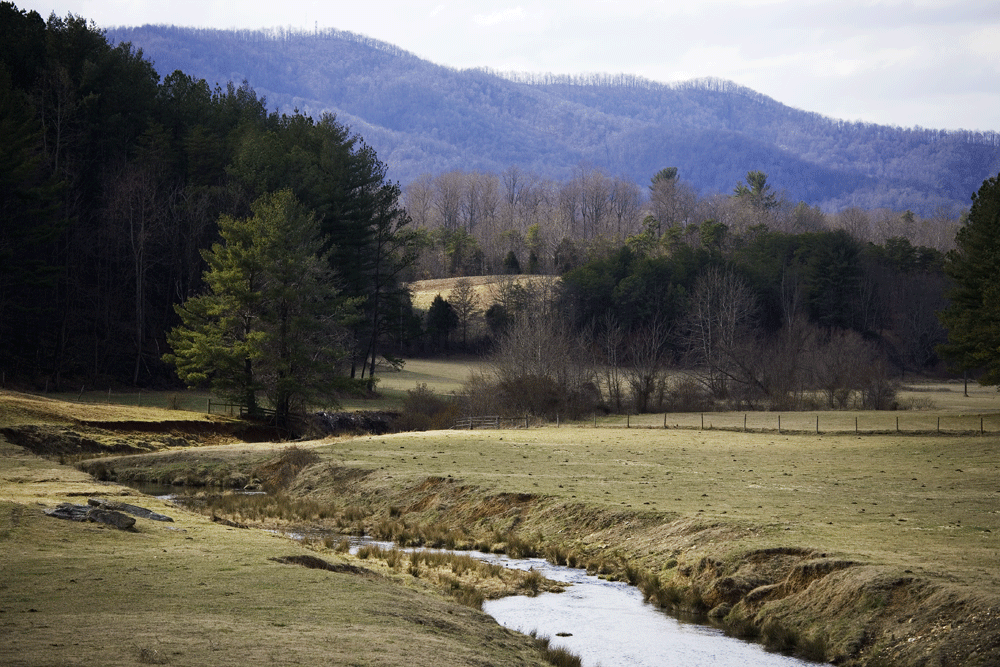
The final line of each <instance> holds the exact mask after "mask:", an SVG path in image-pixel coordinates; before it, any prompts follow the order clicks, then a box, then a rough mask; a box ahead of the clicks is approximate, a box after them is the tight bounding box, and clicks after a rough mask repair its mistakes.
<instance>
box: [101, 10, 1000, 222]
mask: <svg viewBox="0 0 1000 667" xmlns="http://www.w3.org/2000/svg"><path fill="white" fill-rule="evenodd" d="M107 35H108V38H109V40H110V41H112V42H119V41H130V42H131V43H132V44H133V45H134V46H136V47H137V48H141V49H142V51H143V53H144V55H145V56H146V57H148V58H150V59H151V60H152V62H153V64H154V66H155V67H156V69H157V71H159V72H160V74H161V75H167V74H169V73H170V72H172V71H174V70H175V69H181V70H183V71H184V72H186V73H188V74H190V75H192V76H194V77H196V78H204V79H205V80H206V81H208V82H209V84H210V85H214V84H215V83H216V82H219V83H222V84H223V85H224V84H225V83H226V82H227V81H234V82H236V83H237V84H239V82H241V81H243V80H244V79H245V80H247V81H248V82H249V84H250V85H251V86H253V87H254V89H255V90H257V91H258V92H259V93H261V94H263V95H265V96H266V99H267V103H268V105H269V107H271V108H273V107H275V106H277V107H280V108H281V109H282V110H284V111H292V110H293V109H295V108H297V109H299V110H301V111H302V112H304V113H306V114H308V115H312V116H314V117H318V116H319V115H320V114H321V113H322V112H324V111H329V112H333V113H336V114H337V117H338V119H339V120H340V121H341V122H343V123H345V124H347V125H349V126H350V127H351V128H352V129H353V130H355V131H356V132H359V133H360V134H361V135H362V136H364V137H365V140H366V141H367V142H368V143H369V144H370V145H372V146H373V147H374V148H375V149H376V150H377V151H378V154H379V155H380V157H381V158H382V159H383V160H385V162H386V164H387V165H389V167H390V173H389V176H390V177H391V178H392V179H394V180H398V181H400V182H401V183H403V184H404V185H405V184H407V183H409V182H410V181H412V180H413V179H415V178H416V177H418V176H420V175H422V174H431V175H437V174H442V173H446V172H449V171H453V170H460V171H486V172H494V173H499V172H502V171H503V170H505V169H507V168H508V167H511V166H517V167H519V168H520V169H522V170H524V171H528V172H531V173H534V174H537V175H539V176H541V177H545V178H556V179H565V178H568V177H569V176H570V175H571V174H572V172H573V170H574V169H575V168H577V167H579V166H580V165H581V164H587V165H589V166H593V167H597V168H600V169H602V170H604V171H605V172H607V173H609V174H611V175H613V176H621V177H625V178H628V179H630V180H632V181H633V182H635V183H639V184H643V183H647V182H648V181H649V179H650V177H651V176H652V175H653V174H655V173H656V172H658V171H659V170H660V169H661V168H663V167H665V166H675V167H677V168H678V169H679V172H680V174H681V177H682V178H683V179H684V180H685V181H687V182H689V183H691V184H692V185H693V186H694V188H695V189H696V190H697V191H698V192H699V193H700V194H701V195H708V194H711V193H714V192H722V193H727V192H730V191H731V190H732V188H733V186H734V184H735V183H736V182H738V181H739V180H740V179H741V178H742V177H743V175H744V174H745V173H747V172H748V171H750V170H761V171H764V172H766V173H767V174H768V175H769V176H770V179H771V182H772V183H773V184H774V186H775V187H776V188H778V189H780V190H784V191H785V192H786V193H787V198H788V199H790V200H792V201H793V202H794V201H804V202H806V203H807V204H808V205H810V206H818V207H820V208H821V209H823V210H824V211H827V212H835V211H839V210H842V209H845V208H848V207H852V206H853V207H861V208H864V209H874V208H887V209H891V210H895V211H903V210H912V211H914V212H915V213H917V214H920V215H932V214H935V213H939V212H941V211H940V210H939V209H940V208H941V207H944V209H947V212H948V214H950V215H955V214H956V213H957V210H958V209H964V208H967V207H968V204H969V197H970V195H971V194H972V192H974V191H975V190H976V189H977V188H978V187H979V185H980V184H981V183H982V181H983V180H984V179H985V178H988V177H989V176H991V175H993V174H995V173H996V172H997V171H998V170H1000V151H998V144H1000V137H998V135H997V134H996V133H995V132H990V133H972V132H964V131H954V132H945V131H938V130H928V129H918V128H915V129H901V128H895V127H886V126H878V125H872V124H866V123H847V122H842V121H838V120H835V119H831V118H827V117H824V116H822V115H820V114H817V113H810V112H806V111H800V110H797V109H792V108H790V107H787V106H785V105H782V104H781V103H780V102H778V101H775V100H773V99H770V98H768V97H766V96H763V95H760V94H758V93H756V92H754V91H752V90H749V89H746V88H743V87H740V86H737V85H735V84H732V83H729V82H725V81H717V80H702V81H689V82H684V83H679V84H671V85H665V84H660V83H655V82H652V81H648V80H644V79H640V78H637V77H631V76H627V75H617V76H610V75H609V76H603V75H595V76H590V77H568V76H558V75H514V74H503V73H497V72H490V71H483V70H465V71H458V70H455V69H451V68H448V67H441V66H438V65H434V64H433V63H430V62H427V61H425V60H421V59H420V58H418V57H416V56H414V55H413V54H410V53H407V52H405V51H403V50H401V49H399V48H397V47H394V46H392V45H390V44H386V43H383V42H379V41H377V40H373V39H370V38H366V37H362V36H358V35H354V34H351V33H345V32H341V31H337V30H322V31H318V32H315V33H313V32H296V31H287V30H269V31H222V30H207V29H195V28H178V27H172V26H143V27H131V28H113V29H109V30H108V31H107Z"/></svg>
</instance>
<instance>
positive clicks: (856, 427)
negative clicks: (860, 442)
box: [854, 417, 858, 433]
mask: <svg viewBox="0 0 1000 667" xmlns="http://www.w3.org/2000/svg"><path fill="white" fill-rule="evenodd" d="M854 432H855V433H857V432H858V418H857V417H855V418H854Z"/></svg>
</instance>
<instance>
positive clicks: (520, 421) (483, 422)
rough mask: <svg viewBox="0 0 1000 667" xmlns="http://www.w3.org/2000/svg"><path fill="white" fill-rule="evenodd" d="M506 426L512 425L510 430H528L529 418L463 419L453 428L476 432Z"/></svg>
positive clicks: (487, 417) (491, 416)
mask: <svg viewBox="0 0 1000 667" xmlns="http://www.w3.org/2000/svg"><path fill="white" fill-rule="evenodd" d="M504 424H510V428H518V427H522V426H523V428H528V417H527V416H524V417H500V416H497V415H490V416H485V417H462V418H461V419H459V420H457V421H456V422H455V425H454V426H452V428H453V429H464V430H474V429H477V428H493V429H498V428H503V425H504Z"/></svg>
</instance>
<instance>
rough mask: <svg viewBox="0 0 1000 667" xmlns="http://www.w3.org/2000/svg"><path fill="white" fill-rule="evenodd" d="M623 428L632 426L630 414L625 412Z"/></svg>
mask: <svg viewBox="0 0 1000 667" xmlns="http://www.w3.org/2000/svg"><path fill="white" fill-rule="evenodd" d="M625 428H632V416H631V415H630V414H629V413H627V412H626V413H625Z"/></svg>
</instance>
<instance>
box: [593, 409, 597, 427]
mask: <svg viewBox="0 0 1000 667" xmlns="http://www.w3.org/2000/svg"><path fill="white" fill-rule="evenodd" d="M594 428H597V413H596V412H595V413H594Z"/></svg>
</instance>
